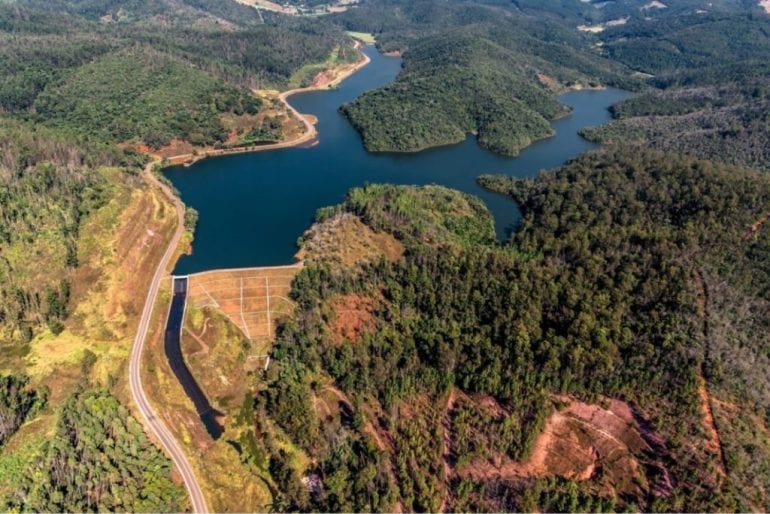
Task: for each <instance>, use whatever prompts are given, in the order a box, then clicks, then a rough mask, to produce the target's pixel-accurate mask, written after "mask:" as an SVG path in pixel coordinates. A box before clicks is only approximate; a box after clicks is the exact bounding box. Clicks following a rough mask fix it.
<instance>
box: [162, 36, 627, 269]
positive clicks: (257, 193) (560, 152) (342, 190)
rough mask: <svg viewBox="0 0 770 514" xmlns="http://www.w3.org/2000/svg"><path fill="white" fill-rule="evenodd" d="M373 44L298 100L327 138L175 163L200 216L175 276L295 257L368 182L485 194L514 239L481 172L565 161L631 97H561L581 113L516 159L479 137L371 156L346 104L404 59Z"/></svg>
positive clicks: (506, 204) (503, 233)
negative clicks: (327, 85) (322, 211)
mask: <svg viewBox="0 0 770 514" xmlns="http://www.w3.org/2000/svg"><path fill="white" fill-rule="evenodd" d="M364 51H365V52H366V54H367V55H368V56H369V57H370V58H371V63H370V64H369V65H368V66H366V67H364V68H363V69H362V70H360V71H358V72H357V73H355V74H354V75H352V76H351V77H349V78H348V79H346V80H345V81H344V82H343V83H342V84H341V85H340V86H339V88H337V89H334V90H329V91H317V92H308V93H302V94H299V95H295V96H292V97H290V99H289V101H290V103H291V104H292V105H293V106H294V107H295V108H296V109H297V110H298V111H299V112H301V113H303V114H312V115H315V116H316V117H317V118H318V125H317V126H316V128H317V129H318V140H319V144H317V145H315V146H312V147H309V148H287V149H282V150H275V151H265V152H256V153H246V154H237V155H230V156H225V157H217V158H214V159H206V160H203V161H199V162H197V163H195V164H194V165H192V166H190V167H189V168H185V167H183V166H175V167H171V168H168V169H167V170H166V175H167V177H168V178H169V179H170V180H171V182H172V183H173V184H174V186H175V187H176V188H177V189H178V190H179V192H180V194H181V197H182V200H183V201H184V202H185V203H186V204H187V205H188V206H190V207H193V208H195V209H197V210H198V212H199V213H200V218H199V222H198V226H197V228H196V232H195V241H194V242H193V253H192V255H189V256H182V258H181V259H180V260H179V262H178V263H177V266H176V269H175V271H174V272H175V273H176V274H178V275H184V274H188V273H194V272H198V271H203V270H209V269H220V268H240V267H254V266H269V265H280V264H288V263H291V262H292V261H293V256H294V254H295V252H296V251H297V247H296V242H297V239H298V238H299V237H300V236H301V235H302V233H303V232H304V231H305V230H306V229H307V228H308V227H309V226H310V225H311V224H312V223H313V220H314V217H315V211H316V210H317V209H318V208H319V207H324V206H327V205H333V204H337V203H340V202H341V201H342V200H343V199H344V198H345V194H346V192H347V191H348V190H349V189H351V188H352V187H356V186H361V185H365V184H367V183H378V182H388V183H393V184H416V185H423V184H439V185H443V186H447V187H450V188H454V189H458V190H461V191H464V192H466V193H470V194H473V195H476V196H478V197H480V198H481V199H482V200H483V201H484V202H485V203H486V205H487V207H488V208H489V210H490V211H491V212H492V214H493V216H494V219H495V228H496V231H497V234H498V237H499V238H500V239H507V234H508V233H510V231H511V230H512V229H514V228H515V227H516V226H517V224H518V222H519V220H520V217H521V216H520V212H519V210H518V207H517V206H516V204H515V203H514V202H513V201H512V200H510V199H508V198H507V197H504V196H501V195H497V194H494V193H491V192H488V191H486V190H484V189H483V188H481V187H480V186H479V185H478V184H476V177H478V176H479V175H482V174H485V173H503V174H507V175H512V176H515V177H528V176H532V175H534V174H535V173H537V172H538V171H539V170H542V169H549V168H555V167H558V166H561V165H562V164H563V163H564V162H566V161H568V160H569V159H572V158H574V157H577V156H578V155H579V154H581V153H582V152H584V151H586V150H590V149H592V148H594V147H595V145H593V144H592V143H589V142H588V141H586V140H584V139H583V138H581V137H580V136H579V135H578V131H579V130H580V129H581V128H583V127H589V126H596V125H601V124H604V123H606V122H607V121H609V119H610V114H609V112H608V110H607V108H608V107H609V106H610V105H612V104H614V103H616V102H618V101H620V100H622V99H624V98H627V97H628V96H629V95H630V93H628V92H625V91H621V90H618V89H605V90H597V91H594V90H588V91H576V92H570V93H567V94H565V95H562V96H561V97H560V100H561V101H562V102H563V103H565V104H567V105H569V106H570V107H572V110H573V111H572V113H571V114H570V115H569V116H567V117H565V118H562V119H560V120H557V121H555V122H554V123H553V127H554V130H555V131H556V135H555V136H554V137H552V138H550V139H547V140H543V141H539V142H537V143H535V144H533V145H531V146H529V147H528V148H526V149H524V150H523V151H522V152H521V154H520V155H519V156H518V157H514V158H510V157H501V156H498V155H495V154H493V153H491V152H489V151H487V150H485V149H483V148H481V147H480V146H479V145H478V144H477V142H476V139H475V137H468V138H467V139H466V140H465V141H464V142H462V143H460V144H457V145H453V146H447V147H442V148H436V149H432V150H426V151H423V152H419V153H414V154H372V153H368V152H367V151H366V150H364V148H363V145H362V143H361V138H360V136H359V134H358V132H357V131H356V130H355V129H354V128H353V127H352V125H350V123H349V122H348V121H347V119H346V118H345V117H344V116H342V115H341V114H340V113H339V112H338V108H339V107H340V105H342V104H344V103H347V102H350V101H352V100H354V99H355V98H356V97H358V96H359V95H361V94H362V93H363V92H365V91H367V90H370V89H375V88H379V87H382V86H385V85H387V84H388V83H390V82H391V81H392V80H393V79H394V78H395V77H396V75H398V72H399V71H400V69H401V60H400V59H398V58H391V57H385V56H382V55H380V54H379V53H377V51H376V50H375V49H374V48H373V47H371V46H367V47H365V48H364Z"/></svg>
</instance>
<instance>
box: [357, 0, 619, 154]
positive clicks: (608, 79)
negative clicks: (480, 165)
mask: <svg viewBox="0 0 770 514" xmlns="http://www.w3.org/2000/svg"><path fill="white" fill-rule="evenodd" d="M479 9H480V10H481V12H485V11H484V10H483V8H479ZM526 27H528V24H527V23H526V22H525V20H523V19H520V18H517V17H514V16H513V15H510V14H509V15H507V16H503V17H501V21H495V22H488V23H479V24H468V25H466V26H464V27H462V28H455V29H447V30H441V31H439V32H438V33H437V34H436V35H433V36H428V37H423V38H419V39H416V40H414V41H412V42H411V43H409V47H408V48H409V50H408V51H407V52H406V53H405V54H404V56H403V57H404V69H403V71H402V73H401V74H400V75H399V76H398V78H397V79H396V81H395V82H394V83H393V84H391V85H389V86H387V87H385V88H383V89H380V90H377V91H372V92H368V93H365V94H363V95H362V96H361V97H360V98H358V99H356V100H355V101H354V102H352V103H351V104H349V105H347V106H345V107H344V108H343V112H344V113H345V114H346V115H347V116H348V118H349V119H350V120H351V122H352V123H353V125H354V126H355V127H356V128H357V129H358V130H359V131H360V132H361V134H362V137H363V140H364V144H365V146H366V148H367V149H368V150H370V151H398V152H404V151H416V150H421V149H424V148H428V147H432V146H438V145H444V144H451V143H457V142H459V141H462V140H463V139H465V137H466V136H467V135H468V134H475V135H476V136H477V137H478V140H479V143H480V144H481V145H482V146H485V147H487V148H489V149H490V150H492V151H495V152H497V153H500V154H503V155H516V154H518V152H519V151H520V150H521V149H523V148H524V147H526V146H528V145H530V144H531V143H532V142H534V141H536V140H538V139H542V138H545V137H548V136H550V135H552V129H551V127H550V123H549V122H550V121H552V120H553V119H555V118H557V117H559V116H563V115H565V114H567V113H568V110H567V108H566V107H564V106H563V105H561V104H559V103H558V101H557V98H556V94H557V93H558V92H563V91H565V90H566V89H568V88H570V87H594V86H599V85H602V84H607V83H610V84H626V85H629V86H631V85H632V84H633V80H630V79H626V78H623V75H622V74H621V69H622V68H621V67H619V66H616V65H614V64H612V63H610V62H609V61H605V60H603V59H602V58H601V57H599V56H598V55H594V54H593V52H592V50H590V48H589V47H588V45H587V44H585V42H584V41H581V39H580V37H579V36H577V35H575V34H573V33H571V32H569V31H568V30H567V29H566V28H564V27H561V26H559V25H555V24H554V25H551V26H548V27H547V28H546V29H545V30H541V31H536V30H534V29H532V28H531V26H529V28H526ZM581 49H582V51H581ZM382 120H387V122H386V123H383V122H382Z"/></svg>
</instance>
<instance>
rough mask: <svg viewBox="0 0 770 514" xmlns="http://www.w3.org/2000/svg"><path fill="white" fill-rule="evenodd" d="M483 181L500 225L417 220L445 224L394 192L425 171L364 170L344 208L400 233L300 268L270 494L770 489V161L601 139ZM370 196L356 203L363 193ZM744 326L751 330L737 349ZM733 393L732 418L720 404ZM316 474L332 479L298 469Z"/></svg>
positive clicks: (282, 354) (394, 500)
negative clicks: (393, 211) (377, 253)
mask: <svg viewBox="0 0 770 514" xmlns="http://www.w3.org/2000/svg"><path fill="white" fill-rule="evenodd" d="M484 184H485V185H487V186H489V187H493V188H495V189H496V190H499V191H506V192H509V193H510V194H511V195H512V196H514V197H515V198H516V199H517V200H519V201H520V202H521V205H522V209H523V211H524V213H525V219H524V222H523V225H522V227H521V229H520V231H519V232H518V233H517V234H516V236H515V238H514V240H513V242H512V246H511V247H510V248H500V247H497V246H495V245H494V244H489V243H484V242H476V241H469V240H466V239H464V238H462V239H460V240H459V241H457V242H456V243H451V244H447V245H446V246H441V245H439V246H435V245H434V244H432V243H430V242H429V240H427V239H421V238H420V237H417V238H416V239H412V238H409V239H404V238H403V235H404V234H408V233H411V234H415V233H416V234H425V233H435V230H436V229H434V228H430V227H431V226H432V223H433V222H427V223H426V222H425V221H424V220H427V219H429V218H427V217H426V215H427V214H428V213H430V212H432V211H433V209H432V208H431V207H430V206H429V204H428V203H422V202H420V203H417V205H418V206H416V207H415V209H417V211H416V212H414V213H410V214H409V215H407V216H395V217H394V216H392V215H388V214H387V209H388V207H387V206H388V205H393V204H394V202H395V204H398V203H400V202H401V201H402V199H405V198H409V197H412V198H414V197H417V198H420V197H422V195H424V194H430V195H434V194H435V193H433V192H429V191H430V190H429V189H426V190H423V189H413V188H392V189H389V188H380V187H369V188H366V189H365V190H361V191H354V192H352V193H351V196H350V199H349V200H348V201H347V202H346V203H345V204H344V205H343V206H342V207H341V209H342V210H345V211H347V212H350V213H355V214H356V215H358V216H360V217H361V220H363V221H364V223H367V224H369V225H370V227H371V228H372V229H377V230H385V231H386V232H389V233H391V234H394V235H397V236H398V237H401V238H402V241H403V242H404V244H405V245H406V248H407V253H406V255H405V256H404V257H403V258H402V259H400V260H398V261H396V262H391V261H386V260H381V261H379V262H375V263H373V264H362V265H353V266H351V267H347V268H346V267H339V265H335V266H334V267H331V268H330V267H328V266H327V265H325V264H324V263H323V262H322V261H320V262H319V263H317V264H313V265H310V266H307V267H306V269H304V270H303V271H301V272H300V273H299V275H298V276H297V278H296V280H295V283H294V288H293V291H292V296H293V298H294V299H295V301H296V302H297V305H298V308H299V309H300V312H299V313H297V314H296V315H295V316H294V320H291V321H286V322H284V324H283V325H282V326H281V328H280V332H279V334H280V335H279V337H278V340H277V342H276V347H275V349H274V352H273V356H274V359H275V360H274V365H273V366H271V369H270V373H269V375H268V385H267V386H266V387H265V388H264V390H263V391H262V392H261V393H260V395H259V397H258V399H257V402H256V409H257V412H256V414H255V415H254V418H253V419H254V420H255V423H256V424H257V433H258V434H261V438H257V440H256V441H255V443H254V444H256V448H255V449H252V450H250V451H254V452H256V453H255V455H264V454H267V455H269V456H270V457H269V459H268V463H267V464H265V466H268V465H269V469H270V470H271V471H272V470H278V469H286V470H287V471H286V479H285V480H282V481H281V484H282V486H281V491H282V496H281V497H280V498H281V502H282V503H281V505H283V506H284V508H286V509H289V510H294V509H298V510H312V509H318V510H329V511H350V510H354V511H358V510H393V509H397V508H402V509H405V510H418V511H424V510H428V511H435V510H450V511H452V510H492V511H499V510H566V511H583V510H586V511H595V510H602V511H604V510H616V509H637V508H638V509H641V510H654V511H669V510H685V511H700V510H750V509H754V508H760V509H761V508H762V506H766V505H767V502H768V498H767V496H766V487H767V485H768V484H766V483H765V482H763V481H762V480H760V481H756V477H759V476H766V473H765V471H766V470H767V469H768V464H769V463H770V447H768V446H767V444H766V440H765V441H763V439H764V436H763V435H762V434H767V433H768V432H767V430H768V429H767V425H768V419H767V412H768V410H767V408H768V403H767V402H768V398H769V397H768V396H767V391H768V389H767V386H768V384H766V383H765V382H766V380H765V378H761V377H760V376H759V375H760V374H761V371H760V369H764V366H759V367H758V368H755V372H752V371H750V369H749V368H748V367H747V365H748V364H749V363H751V362H756V361H755V359H760V360H761V359H765V358H766V352H767V348H768V341H767V338H766V337H765V336H764V335H761V334H763V331H762V329H761V328H760V327H761V326H763V324H765V323H766V321H767V319H768V317H767V307H768V305H770V303H768V300H770V299H768V298H767V287H766V285H767V283H768V276H767V269H766V266H764V264H763V262H764V261H763V257H762V256H763V255H766V254H767V251H768V235H767V228H766V226H764V225H757V224H755V221H756V220H758V219H764V218H763V217H764V216H766V211H765V208H764V206H767V205H768V203H769V202H770V182H769V181H768V179H767V178H766V177H761V176H758V175H756V174H755V173H753V172H751V171H749V170H745V169H739V168H731V167H727V166H720V165H714V164H711V163H708V162H704V161H692V160H687V159H682V158H677V157H673V156H670V155H662V154H651V153H646V154H634V155H631V154H623V153H600V154H594V155H588V156H585V157H583V158H581V159H579V160H577V161H575V162H573V163H571V164H569V165H567V166H565V167H564V168H563V169H561V170H560V171H557V172H556V173H555V174H544V175H542V176H540V177H538V178H537V179H536V180H531V181H515V180H512V179H509V178H504V177H490V178H485V179H484ZM383 194H388V195H390V200H389V201H388V202H386V203H382V202H380V201H379V200H378V198H382V195H383ZM447 194H448V193H447ZM394 195H395V196H394ZM364 198H366V199H367V200H366V201H365V203H364V205H367V210H366V211H362V210H360V208H359V207H356V206H357V205H361V200H362V199H364ZM413 205H414V204H413ZM442 205H444V207H443V209H446V206H447V205H448V204H447V203H445V202H444V203H442ZM449 205H452V206H454V210H455V212H456V214H457V215H460V216H461V217H465V218H466V220H465V221H462V223H458V222H457V221H455V222H452V223H451V224H449V225H447V226H448V227H449V230H450V232H454V231H455V230H458V229H460V227H468V226H470V225H472V224H473V223H478V222H481V220H482V219H483V218H484V215H483V214H482V213H474V212H473V211H468V210H467V209H465V208H464V207H463V200H462V199H461V198H457V199H455V200H451V203H450V204H449ZM420 209H427V211H426V212H425V214H420ZM451 210H452V209H450V211H451ZM477 217H480V218H479V221H478V222H474V221H472V220H473V219H474V218H477ZM372 220H378V221H377V222H376V224H372V223H373V221H372ZM418 220H419V221H418ZM458 221H459V220H458ZM414 223H419V224H421V225H422V227H423V228H422V229H420V230H419V231H417V232H415V231H414V229H412V228H410V227H412V226H413V224H414ZM439 223H441V222H439ZM752 224H754V227H756V228H755V231H752V230H751V229H750V227H751V226H752ZM728 298H729V299H730V300H728ZM731 300H732V301H731ZM733 301H737V302H738V303H737V304H735V303H733ZM736 305H745V306H746V307H745V308H737V307H736ZM749 306H751V307H749ZM746 309H751V310H750V311H747V310H746ZM749 312H751V314H749ZM762 313H764V314H762ZM346 326H350V327H353V326H355V327H358V328H356V329H354V330H348V329H346V328H344V327H346ZM735 338H740V340H741V341H742V342H743V343H742V350H741V352H740V354H735V355H732V356H730V357H729V358H728V357H727V355H726V354H725V352H726V351H728V350H727V348H728V347H729V345H730V343H729V342H728V341H734V340H735ZM750 341H751V342H750ZM749 383H751V384H754V386H753V387H751V388H747V387H746V385H747V384H749ZM735 412H740V413H741V420H742V421H741V423H740V424H734V423H732V422H730V421H728V420H729V419H730V416H731V415H733V413H735ZM268 420H271V421H268ZM272 422H275V423H278V424H279V425H280V426H281V428H282V429H283V430H284V431H285V433H286V434H287V435H288V436H289V437H290V438H291V439H292V441H293V442H294V443H295V444H296V445H297V446H298V447H299V448H301V449H302V450H303V451H304V452H305V453H306V454H307V456H308V457H309V459H310V464H308V466H307V467H306V468H302V469H300V470H296V469H295V468H293V466H292V464H291V461H290V460H289V459H288V457H287V456H286V455H285V454H284V453H282V451H280V450H279V449H278V448H279V447H280V446H277V445H278V444H279V443H278V441H276V440H274V439H273V438H272V436H271V435H270V434H272V433H273V431H272V430H270V431H266V430H265V427H267V426H269V423H272ZM608 434H610V435H608ZM280 444H284V443H280ZM749 448H751V450H749ZM586 452H588V453H586ZM747 452H752V453H751V455H749V454H748V453H747ZM565 455H573V456H572V457H570V458H566V457H565ZM611 455H612V457H611ZM312 463H317V464H312ZM303 476H311V477H317V480H319V485H318V486H317V487H315V488H312V489H310V490H309V491H308V490H306V489H304V488H301V487H299V486H298V485H296V484H298V483H299V480H300V478H301V477H303ZM292 484H294V485H292Z"/></svg>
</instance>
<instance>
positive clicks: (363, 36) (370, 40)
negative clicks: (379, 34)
mask: <svg viewBox="0 0 770 514" xmlns="http://www.w3.org/2000/svg"><path fill="white" fill-rule="evenodd" d="M346 34H347V35H348V36H350V37H352V38H353V39H357V40H359V41H361V42H362V43H364V44H366V45H373V44H374V43H375V42H376V40H375V39H374V35H373V34H370V33H368V32H355V31H352V30H348V31H347V32H346Z"/></svg>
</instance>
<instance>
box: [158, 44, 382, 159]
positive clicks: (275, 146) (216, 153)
mask: <svg viewBox="0 0 770 514" xmlns="http://www.w3.org/2000/svg"><path fill="white" fill-rule="evenodd" d="M362 46H363V45H362V44H361V42H360V41H358V40H356V43H355V46H354V48H355V49H356V50H358V52H359V60H358V61H357V62H356V63H355V64H354V65H353V66H352V67H351V68H350V69H346V70H344V71H342V72H341V73H340V74H339V75H338V76H337V77H335V78H334V80H332V81H331V82H329V83H328V84H324V85H322V86H307V87H301V88H295V89H289V90H288V91H283V92H282V93H279V94H278V100H280V101H281V102H282V103H283V104H284V106H286V109H288V110H289V111H290V112H291V113H292V114H293V115H294V116H295V117H297V119H299V120H301V121H302V123H303V124H304V125H305V132H304V133H303V134H302V135H301V136H299V137H297V138H294V139H291V140H288V141H279V142H277V143H270V144H267V145H254V146H243V147H235V148H217V149H211V150H205V151H201V152H199V153H186V154H179V155H173V156H171V157H160V156H158V155H155V154H149V155H150V157H152V158H153V159H160V160H161V162H162V163H164V164H163V165H162V166H163V167H167V166H176V165H180V164H181V165H183V166H191V165H192V164H195V163H196V162H198V161H202V160H204V159H209V158H212V157H223V156H226V155H236V154H242V153H252V152H265V151H269V150H283V149H286V148H294V147H297V146H302V145H304V144H310V145H313V143H314V142H317V138H318V130H317V129H316V128H315V124H314V123H313V122H312V121H311V119H310V116H311V115H304V114H302V113H300V112H299V111H298V110H297V109H295V108H294V106H292V105H291V104H290V103H289V101H288V99H289V98H290V97H292V96H294V95H297V94H302V93H311V92H316V91H327V90H329V89H333V88H335V87H337V86H339V85H340V84H341V83H342V82H343V81H344V80H345V79H347V78H348V77H350V76H351V75H353V74H354V73H357V72H358V71H360V70H361V69H362V68H364V67H365V66H367V65H368V64H369V63H370V62H372V60H371V58H370V57H369V56H368V55H366V53H364V52H363V50H362V49H361V48H362ZM313 118H314V119H315V117H313ZM315 121H316V122H317V119H316V120H315Z"/></svg>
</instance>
